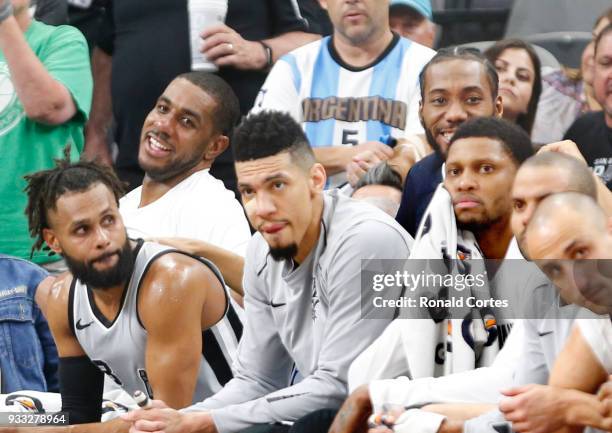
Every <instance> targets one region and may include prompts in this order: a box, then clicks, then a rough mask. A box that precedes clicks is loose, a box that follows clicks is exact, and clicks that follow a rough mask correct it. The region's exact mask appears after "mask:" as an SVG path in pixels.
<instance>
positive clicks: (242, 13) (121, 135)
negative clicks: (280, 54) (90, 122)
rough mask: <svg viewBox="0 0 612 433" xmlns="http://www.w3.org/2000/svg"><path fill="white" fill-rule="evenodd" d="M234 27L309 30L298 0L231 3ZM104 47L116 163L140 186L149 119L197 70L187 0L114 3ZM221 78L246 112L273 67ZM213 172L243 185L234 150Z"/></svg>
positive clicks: (257, 36) (253, 32) (258, 34)
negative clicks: (173, 86)
mask: <svg viewBox="0 0 612 433" xmlns="http://www.w3.org/2000/svg"><path fill="white" fill-rule="evenodd" d="M226 24H227V25H228V26H229V27H231V28H233V29H234V30H236V31H237V32H238V33H239V34H240V35H241V36H242V37H243V38H244V39H247V40H261V39H268V38H271V37H274V36H278V35H280V34H282V33H286V32H290V31H297V30H300V31H305V30H307V28H306V23H305V21H304V20H303V19H302V18H301V17H300V16H299V15H298V14H297V12H296V9H295V7H294V4H293V2H292V1H290V0H258V1H254V0H229V4H228V12H227V18H226ZM98 46H99V47H100V48H101V49H103V50H104V51H106V52H107V53H109V54H112V56H113V73H112V82H111V95H112V100H113V114H114V117H115V121H116V134H115V139H116V142H117V144H118V145H119V155H118V157H117V161H116V168H117V171H118V173H119V175H120V176H121V177H122V178H123V179H124V180H127V181H129V182H130V184H131V186H137V185H139V184H140V182H141V181H142V177H143V173H142V171H141V170H140V167H139V166H138V147H139V141H140V131H141V128H142V125H143V123H144V119H145V117H146V116H147V114H148V113H149V111H151V110H152V109H153V106H154V105H155V101H156V100H157V98H158V97H159V96H160V95H161V93H162V92H163V90H164V89H165V88H166V86H167V85H168V84H169V83H170V81H172V80H173V79H174V78H175V77H176V76H177V75H179V74H181V73H184V72H188V71H189V70H190V67H191V56H190V49H189V18H188V13H187V0H120V1H111V7H108V8H107V15H106V20H105V26H104V29H103V31H102V32H101V38H100V40H99V42H98ZM219 75H220V76H221V77H222V78H224V79H225V80H226V81H227V82H228V83H229V84H230V86H231V87H232V88H233V89H234V92H235V93H236V95H237V96H238V99H239V101H240V108H241V111H242V113H243V114H245V113H247V112H248V111H249V110H250V108H251V107H252V105H253V101H254V100H255V97H256V96H257V93H258V92H259V89H260V88H261V86H262V84H263V82H264V80H265V78H266V72H263V71H240V70H236V69H233V68H225V69H222V70H221V71H219ZM215 169H218V170H217V171H218V173H215ZM212 173H213V175H216V176H217V177H221V178H222V179H223V180H224V182H226V185H227V183H228V181H230V183H231V182H235V180H234V178H233V177H234V174H233V167H232V155H231V150H230V149H228V150H226V151H225V152H224V153H223V154H222V155H221V156H220V157H219V158H218V159H217V161H215V165H214V166H213V170H212ZM232 186H233V185H228V187H232Z"/></svg>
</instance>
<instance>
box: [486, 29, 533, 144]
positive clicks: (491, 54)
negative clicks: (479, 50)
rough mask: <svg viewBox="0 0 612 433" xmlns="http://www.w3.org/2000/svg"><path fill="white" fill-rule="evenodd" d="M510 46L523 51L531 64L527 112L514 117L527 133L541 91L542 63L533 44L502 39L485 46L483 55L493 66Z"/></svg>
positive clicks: (531, 127) (530, 127)
mask: <svg viewBox="0 0 612 433" xmlns="http://www.w3.org/2000/svg"><path fill="white" fill-rule="evenodd" d="M511 48H516V49H519V50H523V51H525V52H526V53H527V55H528V56H529V59H530V60H531V64H532V65H533V71H534V76H533V87H532V89H531V98H530V99H529V103H528V104H527V113H525V114H520V115H519V116H518V117H517V119H516V124H517V125H519V126H520V127H521V128H523V129H524V130H525V131H526V132H527V134H531V130H532V129H533V124H534V123H535V117H536V112H537V110H538V102H539V101H540V94H541V93H542V63H541V62H540V57H538V54H537V53H536V51H535V48H533V45H531V44H530V43H529V42H525V41H523V40H522V39H503V40H501V41H497V42H496V43H495V44H493V45H492V46H490V47H489V48H487V50H485V52H484V55H485V57H487V59H489V61H490V62H491V64H492V65H494V66H495V61H496V60H497V59H498V58H499V56H501V55H502V53H503V52H504V51H506V50H508V49H511Z"/></svg>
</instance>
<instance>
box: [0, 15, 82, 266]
mask: <svg viewBox="0 0 612 433" xmlns="http://www.w3.org/2000/svg"><path fill="white" fill-rule="evenodd" d="M25 38H26V40H27V42H28V45H29V46H30V48H32V51H34V53H35V54H36V56H37V57H38V59H39V60H40V61H41V62H42V63H43V64H44V65H45V68H46V70H47V71H48V72H49V73H50V74H51V76H52V77H53V78H55V79H56V80H57V81H58V82H60V83H62V84H63V85H64V86H65V87H66V89H68V91H69V92H70V94H71V95H72V98H73V100H74V102H75V105H76V107H77V114H75V116H74V117H73V118H72V119H71V120H69V121H68V122H66V123H64V124H62V125H58V126H50V125H44V124H41V123H37V122H34V121H33V120H30V119H28V118H27V117H26V115H25V112H24V109H23V106H22V105H21V102H20V101H19V98H18V96H17V94H16V92H15V88H14V87H13V83H12V81H11V76H10V71H9V68H8V64H7V63H6V59H5V57H4V54H3V53H2V52H1V51H0V169H1V171H0V203H1V206H2V211H1V212H0V253H2V254H9V255H11V256H16V257H21V258H25V259H29V257H30V249H31V247H32V244H33V239H31V238H30V236H29V234H28V223H27V218H26V216H25V214H24V211H25V208H26V204H27V197H26V194H25V192H24V188H25V186H26V183H25V180H24V179H23V176H24V175H26V174H29V173H33V172H36V171H39V170H43V169H47V168H51V167H52V166H53V160H54V159H55V158H61V157H62V155H63V150H64V147H65V146H66V144H70V145H71V158H72V159H75V160H76V159H78V157H79V155H80V153H81V151H82V150H83V144H84V141H85V139H84V136H83V127H84V126H85V122H86V121H87V116H88V115H89V110H90V108H91V98H92V88H93V81H92V77H91V68H90V65H89V51H88V48H87V43H86V42H85V38H84V37H83V35H82V34H81V33H80V32H79V31H78V30H76V29H75V28H73V27H70V26H59V27H55V26H48V25H46V24H43V23H40V22H37V21H33V22H32V24H31V25H30V26H29V27H28V29H27V31H26V33H25ZM58 258H59V257H58V256H57V255H55V254H51V253H50V251H49V250H48V248H47V249H46V250H45V251H37V252H36V253H35V254H34V257H33V261H34V262H36V263H46V262H51V261H55V260H57V259H58Z"/></svg>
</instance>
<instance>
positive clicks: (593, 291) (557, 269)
mask: <svg viewBox="0 0 612 433" xmlns="http://www.w3.org/2000/svg"><path fill="white" fill-rule="evenodd" d="M611 228H612V225H611V224H610V223H609V219H608V218H607V216H606V214H605V212H604V211H603V209H601V208H600V207H599V206H598V205H597V202H596V201H595V200H594V199H593V198H592V197H589V196H587V195H584V194H579V193H575V192H563V193H558V194H553V195H551V196H549V197H547V198H545V199H543V200H542V201H541V202H540V204H539V206H538V207H537V209H536V211H535V213H534V214H533V217H532V218H531V221H530V222H529V225H528V226H527V230H526V233H525V244H526V246H527V253H528V255H529V257H530V258H532V259H533V260H535V262H536V264H537V265H538V267H539V268H540V269H542V271H544V273H545V274H546V275H547V276H548V277H549V278H550V280H551V281H552V282H553V283H554V285H555V286H556V287H557V288H558V289H559V292H560V294H561V297H562V298H563V299H564V300H565V301H566V302H567V303H572V304H577V305H581V306H583V307H586V308H588V309H590V310H591V311H594V312H596V313H598V314H606V313H609V312H612V260H610V259H612V230H611Z"/></svg>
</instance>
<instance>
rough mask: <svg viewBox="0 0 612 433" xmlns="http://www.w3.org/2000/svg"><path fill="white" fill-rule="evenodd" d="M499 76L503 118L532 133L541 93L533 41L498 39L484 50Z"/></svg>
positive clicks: (537, 60)
mask: <svg viewBox="0 0 612 433" xmlns="http://www.w3.org/2000/svg"><path fill="white" fill-rule="evenodd" d="M484 54H485V56H486V57H487V59H489V61H490V62H491V63H493V64H494V65H495V69H496V70H497V74H498V75H499V94H500V96H501V97H502V102H503V105H504V113H503V117H504V119H506V120H508V121H510V122H513V123H516V124H517V125H519V126H520V127H521V128H523V129H524V130H525V131H526V132H527V134H530V135H531V130H532V129H533V122H534V119H535V116H536V110H537V108H538V101H539V99H540V93H542V74H541V69H542V67H541V65H540V58H539V57H538V55H537V54H536V52H535V50H534V49H533V47H532V46H531V44H529V43H527V42H525V41H522V40H520V39H505V40H502V41H499V42H496V43H495V44H494V45H493V46H492V47H490V48H489V49H487V50H486V51H485V53H484Z"/></svg>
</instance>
